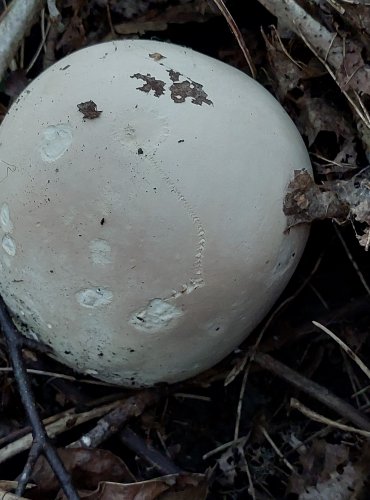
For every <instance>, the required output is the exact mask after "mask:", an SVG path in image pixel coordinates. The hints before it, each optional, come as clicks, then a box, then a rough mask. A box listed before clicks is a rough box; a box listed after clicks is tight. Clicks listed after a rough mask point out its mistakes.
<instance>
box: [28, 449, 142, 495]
mask: <svg viewBox="0 0 370 500" xmlns="http://www.w3.org/2000/svg"><path fill="white" fill-rule="evenodd" d="M58 454H59V456H60V457H61V459H62V461H63V463H64V465H65V467H66V469H67V471H68V472H69V473H70V474H71V476H72V480H73V483H74V484H75V485H76V487H77V488H80V489H87V490H93V489H95V488H97V487H98V485H99V483H100V482H101V481H135V478H134V476H133V475H132V474H131V472H130V471H129V469H128V468H127V466H126V465H125V463H124V462H123V461H122V460H121V459H120V458H118V457H117V456H116V455H114V454H113V453H112V452H110V451H108V450H100V449H94V450H90V449H85V448H61V449H59V450H58ZM32 480H33V482H35V483H36V484H37V485H38V498H40V497H42V498H43V497H44V496H48V495H50V494H51V493H52V492H55V493H56V492H57V491H58V490H59V484H58V481H57V479H56V478H55V476H54V473H53V471H52V470H51V468H50V466H49V464H48V463H47V461H46V460H45V459H44V457H41V458H40V459H39V460H38V461H37V463H36V466H35V469H34V472H33V474H32Z"/></svg>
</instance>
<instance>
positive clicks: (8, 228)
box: [0, 203, 13, 233]
mask: <svg viewBox="0 0 370 500" xmlns="http://www.w3.org/2000/svg"><path fill="white" fill-rule="evenodd" d="M0 222H1V228H2V230H3V231H4V233H11V232H12V231H13V222H12V221H11V219H10V211H9V205H8V204H7V203H3V204H2V206H1V209H0Z"/></svg>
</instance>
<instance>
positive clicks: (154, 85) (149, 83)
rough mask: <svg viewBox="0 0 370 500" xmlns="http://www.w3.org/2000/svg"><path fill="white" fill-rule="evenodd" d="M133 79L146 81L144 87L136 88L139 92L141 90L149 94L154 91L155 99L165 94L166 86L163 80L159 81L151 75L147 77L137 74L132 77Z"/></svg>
mask: <svg viewBox="0 0 370 500" xmlns="http://www.w3.org/2000/svg"><path fill="white" fill-rule="evenodd" d="M131 78H137V79H138V80H144V82H145V84H144V85H143V86H142V87H136V89H137V90H141V91H142V92H146V93H147V94H149V92H150V91H151V90H152V91H153V92H154V95H155V97H160V96H161V95H163V94H164V88H165V86H166V84H165V83H164V82H162V80H157V79H156V78H154V76H151V75H150V74H149V73H148V74H146V75H142V74H140V73H135V74H134V75H131Z"/></svg>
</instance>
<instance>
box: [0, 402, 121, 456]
mask: <svg viewBox="0 0 370 500" xmlns="http://www.w3.org/2000/svg"><path fill="white" fill-rule="evenodd" d="M120 404H122V400H119V401H115V402H113V403H109V404H106V405H103V406H99V407H97V408H93V409H92V410H89V411H85V412H83V413H77V411H76V409H75V408H73V409H71V410H67V411H64V412H62V413H61V414H59V415H53V416H52V417H49V418H47V419H45V420H44V422H43V423H44V425H45V428H46V431H47V433H48V436H49V437H50V438H53V437H55V436H58V435H59V434H62V433H63V432H66V431H67V430H70V429H72V428H74V427H77V426H78V425H81V424H84V423H85V422H89V421H90V420H93V419H95V418H100V417H101V416H102V415H105V414H106V413H108V412H109V411H111V410H112V409H114V408H117V406H119V405H120ZM48 422H49V423H48ZM31 445H32V434H31V433H28V434H26V435H24V436H22V437H21V438H19V439H17V440H16V441H14V442H13V443H10V444H8V445H6V446H4V447H3V448H0V464H1V463H3V462H5V461H6V460H8V459H9V458H12V457H14V456H15V455H18V453H21V452H22V451H25V450H28V449H29V448H30V447H31Z"/></svg>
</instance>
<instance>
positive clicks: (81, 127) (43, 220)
mask: <svg viewBox="0 0 370 500" xmlns="http://www.w3.org/2000/svg"><path fill="white" fill-rule="evenodd" d="M89 101H93V102H92V103H89ZM83 103H85V104H84V105H83ZM86 103H89V104H86ZM95 104H96V107H95ZM78 105H80V106H79V108H80V109H79V108H78ZM81 111H84V114H85V118H84V114H83V113H81ZM89 111H90V115H89ZM97 111H101V113H100V114H99V113H98V112H97ZM91 113H92V115H91ZM89 116H90V118H89ZM302 168H306V169H308V170H310V168H311V167H310V162H309V158H308V155H307V152H306V149H305V147H304V144H303V142H302V139H301V137H300V136H299V134H298V132H297V130H296V128H295V126H294V125H293V123H292V122H291V120H290V118H289V117H288V116H287V114H286V113H285V111H284V110H283V109H282V107H281V106H280V104H279V103H278V102H277V101H276V100H275V99H274V98H273V97H272V96H271V95H270V94H269V93H268V92H267V91H266V90H265V89H263V88H262V87H261V86H260V85H259V84H258V83H256V82H255V81H253V80H252V79H250V78H249V77H247V76H246V75H245V74H243V73H242V72H240V71H238V70H236V69H234V68H232V67H230V66H228V65H226V64H224V63H222V62H220V61H217V60H214V59H211V58H209V57H207V56H204V55H202V54H199V53H197V52H194V51H192V50H190V49H187V48H184V47H180V46H175V45H171V44H168V43H162V42H156V41H150V40H132V41H119V42H109V43H104V44H101V45H95V46H93V47H89V48H87V49H83V50H80V51H78V52H75V53H74V54H72V55H70V56H68V57H66V58H64V59H62V60H61V61H59V62H57V63H56V64H54V66H52V67H51V68H49V69H48V70H47V71H45V72H44V73H43V74H41V76H39V77H38V78H37V79H36V80H34V81H33V82H32V83H31V85H30V86H29V87H28V88H27V89H26V90H25V91H24V92H23V93H22V95H21V96H20V98H19V99H18V100H17V101H16V103H15V104H14V105H13V106H12V108H11V109H10V111H9V114H8V115H7V117H6V118H5V120H4V122H3V124H2V125H1V127H0V210H1V212H0V222H1V230H2V235H1V239H2V247H1V249H0V250H1V251H0V263H1V269H0V272H1V284H0V291H1V293H2V294H3V296H4V299H5V301H6V302H7V304H8V306H9V307H10V308H11V310H12V311H13V314H14V315H16V316H18V317H19V318H20V320H21V321H22V322H24V323H25V324H26V325H28V327H29V328H30V330H31V331H32V332H33V334H34V335H36V336H37V338H38V339H39V340H40V341H42V342H45V343H46V344H48V345H50V346H51V347H52V349H53V350H54V352H55V356H56V357H57V358H58V359H59V360H61V361H62V362H64V363H66V364H67V365H69V366H71V367H73V368H74V369H76V370H77V371H80V372H83V373H89V374H93V375H95V376H96V377H98V378H100V379H102V380H106V381H109V382H113V383H117V384H124V385H151V384H154V383H156V382H162V381H165V382H175V381H178V380H182V379H185V378H187V377H190V376H192V375H195V374H197V373H199V372H200V371H202V370H204V369H206V368H208V367H210V366H212V365H214V364H215V363H216V362H218V361H219V360H221V359H222V358H223V357H224V356H225V355H227V354H228V353H230V352H231V351H232V350H233V349H234V348H235V347H236V346H237V345H238V344H239V343H240V342H241V341H242V340H243V339H244V338H245V337H246V336H247V334H248V333H249V332H250V331H251V330H252V329H253V328H254V327H255V326H256V325H257V324H258V323H259V322H260V321H261V320H262V319H263V317H264V315H265V314H266V313H267V312H268V310H269V309H270V308H271V306H272V305H273V304H274V302H275V301H276V300H277V298H278V296H279V294H280V293H281V291H282V290H283V289H284V287H285V285H286V284H287V282H288V280H289V278H290V277H291V275H292V273H293V271H294V269H295V267H296V264H297V263H298V261H299V258H300V256H301V253H302V250H303V248H304V245H305V242H306V238H307V232H308V230H307V229H306V228H304V227H296V228H293V229H292V230H290V231H289V232H285V229H286V217H285V216H284V214H283V199H284V195H285V191H286V188H287V185H288V183H289V181H290V180H291V179H292V177H293V173H294V170H295V169H302Z"/></svg>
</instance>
